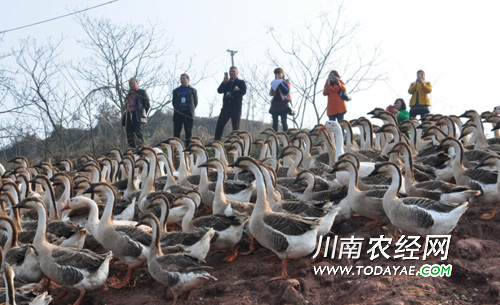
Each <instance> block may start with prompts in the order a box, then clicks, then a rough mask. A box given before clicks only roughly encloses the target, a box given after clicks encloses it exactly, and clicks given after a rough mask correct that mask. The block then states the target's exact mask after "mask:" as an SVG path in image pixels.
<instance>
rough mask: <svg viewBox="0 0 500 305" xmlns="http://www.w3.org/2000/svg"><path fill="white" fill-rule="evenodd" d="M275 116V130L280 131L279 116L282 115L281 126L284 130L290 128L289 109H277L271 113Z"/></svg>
mask: <svg viewBox="0 0 500 305" xmlns="http://www.w3.org/2000/svg"><path fill="white" fill-rule="evenodd" d="M271 115H272V116H273V129H274V131H278V118H280V117H281V126H282V127H283V131H287V130H288V123H287V121H286V119H287V115H288V109H286V110H283V111H277V112H273V113H271Z"/></svg>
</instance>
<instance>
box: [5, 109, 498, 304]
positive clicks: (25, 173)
mask: <svg viewBox="0 0 500 305" xmlns="http://www.w3.org/2000/svg"><path fill="white" fill-rule="evenodd" d="M368 114H370V115H372V119H379V120H381V121H382V122H383V124H382V125H381V126H375V125H373V124H372V122H371V120H370V119H368V118H365V117H361V118H359V119H356V120H352V121H340V122H336V121H328V122H326V123H325V124H324V125H317V126H315V127H314V128H313V129H312V130H310V131H308V130H289V131H288V132H287V133H284V132H274V131H273V130H272V129H266V130H264V131H263V132H262V133H261V135H262V136H261V137H260V138H259V139H257V140H252V137H251V135H250V133H248V132H246V131H234V132H233V133H231V134H230V135H229V136H228V137H227V140H226V143H225V144H224V143H222V142H220V141H214V142H212V143H210V144H207V145H205V144H204V143H203V141H202V140H201V139H199V138H193V139H192V140H191V143H190V145H189V147H184V144H183V142H182V141H181V140H180V139H178V138H170V139H167V140H165V141H163V142H161V143H159V144H158V145H156V146H155V147H147V146H143V147H139V148H137V149H129V150H128V151H126V152H125V153H123V152H122V151H121V150H120V149H117V148H113V149H111V150H110V151H109V153H108V154H106V155H104V156H99V157H95V156H92V155H90V154H85V155H83V156H81V157H80V158H79V159H78V160H76V161H77V162H75V163H77V164H78V169H77V170H75V169H74V168H73V162H72V161H71V160H68V159H66V160H62V161H60V162H58V163H56V164H51V163H47V162H42V163H39V164H36V165H32V164H30V163H29V160H27V159H26V158H24V157H21V156H18V157H15V158H13V159H12V160H9V161H8V162H9V163H10V165H11V166H9V167H11V168H12V169H11V170H6V169H5V168H4V167H3V166H1V165H0V172H1V174H2V180H1V182H2V183H1V187H0V202H1V203H2V204H1V205H0V206H1V208H2V209H1V213H0V214H1V215H0V228H2V229H3V230H2V231H1V236H0V242H1V244H2V248H0V249H1V250H3V251H2V255H0V258H1V259H2V262H1V266H2V270H3V275H4V285H5V291H4V293H3V294H2V296H1V297H0V299H2V300H3V301H5V302H6V304H16V302H17V304H48V303H49V302H50V301H51V300H52V302H55V301H57V300H58V299H59V298H62V297H64V295H59V296H51V295H50V292H49V289H50V287H51V286H50V282H55V283H56V284H58V285H60V286H62V287H63V288H65V289H67V290H69V289H78V290H79V291H80V295H79V297H78V299H77V300H76V301H75V302H74V304H80V302H81V300H82V299H83V297H84V295H85V293H86V291H89V290H92V289H96V288H99V287H102V286H103V285H107V286H110V287H112V288H116V289H120V288H123V287H127V285H128V284H129V282H130V280H131V278H132V276H133V272H132V271H133V270H134V268H136V267H138V266H141V265H143V264H147V268H148V270H149V274H150V275H151V277H153V278H154V279H155V280H156V281H158V282H160V283H162V284H164V285H166V286H167V287H169V288H170V289H171V291H172V292H173V295H174V304H175V303H176V302H177V300H178V296H179V294H181V293H183V292H187V291H190V290H193V289H196V288H199V287H200V286H202V285H203V284H204V283H205V282H207V281H209V280H213V281H216V280H217V279H216V278H215V277H214V276H212V275H211V274H210V273H209V272H210V270H211V267H210V266H207V265H206V263H205V259H206V257H207V255H208V253H209V252H210V251H226V252H227V256H226V257H224V259H223V260H224V261H227V262H232V261H234V260H235V259H237V256H238V254H239V255H248V254H250V253H252V251H253V250H254V242H255V241H256V242H258V243H259V244H260V245H261V246H263V247H265V248H267V249H269V250H271V251H272V252H274V254H275V255H276V256H277V257H278V258H279V259H280V260H281V261H282V271H281V274H280V275H278V276H276V277H274V278H272V279H270V280H276V279H281V278H286V277H288V272H287V262H288V261H289V260H293V259H298V258H302V257H305V256H307V255H309V254H311V253H312V252H313V251H314V250H315V249H316V247H317V241H318V239H319V238H320V237H321V236H323V235H326V234H329V233H330V232H331V230H332V226H334V225H337V224H340V223H342V222H345V221H348V220H349V218H351V217H352V216H353V214H357V215H361V216H364V217H367V218H369V219H372V220H374V221H376V222H378V223H379V224H380V225H389V224H391V225H392V226H393V227H394V228H395V230H394V233H389V231H387V230H386V231H385V232H386V234H387V235H389V236H390V235H391V234H394V236H392V237H393V238H397V235H398V233H399V232H401V231H405V232H408V233H413V234H418V235H422V236H425V235H428V234H448V233H450V232H451V231H452V230H453V229H454V228H455V226H456V225H457V223H458V221H459V220H460V218H461V216H462V215H463V214H464V213H465V212H466V211H467V209H468V208H469V206H470V205H471V204H480V205H488V206H491V207H492V210H491V212H490V213H488V214H484V215H482V216H481V217H482V218H484V219H491V218H492V217H494V216H495V214H496V212H497V207H498V201H499V196H500V191H499V190H500V180H499V178H498V169H499V168H500V156H499V154H498V152H499V151H500V117H499V116H498V115H497V113H496V111H494V112H493V113H492V112H484V113H482V114H478V113H477V112H476V111H474V110H470V111H466V112H465V113H464V114H462V115H461V116H443V115H428V116H426V117H425V118H424V119H423V120H422V122H418V121H416V120H409V121H405V122H403V123H402V124H401V125H400V126H398V124H397V121H396V118H395V117H394V115H392V114H391V113H389V112H387V111H385V110H383V109H378V108H376V109H374V110H372V111H370V112H369V113H368ZM465 119H466V120H465ZM464 121H465V122H464ZM488 124H492V126H493V128H492V131H494V135H495V136H494V137H492V138H489V139H487V138H486V136H485V134H486V133H485V130H484V128H485V127H484V126H485V125H488ZM353 130H357V131H359V133H354V131H353ZM355 135H356V137H355ZM356 138H357V139H356ZM255 147H257V148H258V149H255ZM252 155H253V156H254V157H252ZM179 228H180V229H179ZM384 228H386V227H384ZM238 246H240V247H239V248H240V249H241V248H242V247H243V248H244V249H247V248H248V251H247V252H243V253H238ZM91 249H93V250H99V251H98V252H99V253H97V252H94V251H92V250H91ZM110 266H118V267H120V266H121V267H123V268H124V269H126V270H127V273H126V276H125V278H123V279H117V278H116V277H114V276H113V277H109V276H108V275H109V268H110ZM42 279H48V281H42ZM32 283H35V284H36V283H38V284H37V287H38V288H37V289H38V291H44V292H43V293H40V294H33V293H32V292H31V289H30V288H28V287H32V286H30V284H32ZM42 284H43V285H42Z"/></svg>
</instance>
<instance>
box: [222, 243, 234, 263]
mask: <svg viewBox="0 0 500 305" xmlns="http://www.w3.org/2000/svg"><path fill="white" fill-rule="evenodd" d="M236 256H238V247H237V246H236V245H234V247H233V252H231V254H230V255H228V256H226V257H224V258H223V259H222V261H224V262H228V263H231V262H233V261H234V260H235V259H236Z"/></svg>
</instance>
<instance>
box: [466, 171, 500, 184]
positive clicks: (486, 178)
mask: <svg viewBox="0 0 500 305" xmlns="http://www.w3.org/2000/svg"><path fill="white" fill-rule="evenodd" d="M464 176H467V177H469V178H471V179H472V180H475V181H478V182H480V183H484V184H494V183H496V182H497V177H498V173H497V172H492V171H489V170H487V169H484V168H476V169H468V170H466V171H465V172H464Z"/></svg>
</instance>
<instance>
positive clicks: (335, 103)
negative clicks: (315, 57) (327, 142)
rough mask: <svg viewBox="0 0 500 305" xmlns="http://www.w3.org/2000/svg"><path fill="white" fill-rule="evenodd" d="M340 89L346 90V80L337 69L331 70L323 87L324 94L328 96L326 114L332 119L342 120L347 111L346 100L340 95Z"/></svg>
mask: <svg viewBox="0 0 500 305" xmlns="http://www.w3.org/2000/svg"><path fill="white" fill-rule="evenodd" d="M339 90H342V91H343V92H345V91H346V89H345V85H344V82H343V81H342V80H341V79H340V75H339V73H338V72H337V71H335V70H333V71H332V72H330V75H329V76H328V79H327V81H326V83H325V88H324V89H323V95H325V96H328V105H327V106H326V115H327V116H328V119H329V120H330V121H335V120H337V121H342V120H343V119H344V114H345V113H346V112H347V107H346V105H345V101H344V100H343V99H342V98H341V97H340V95H339Z"/></svg>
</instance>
